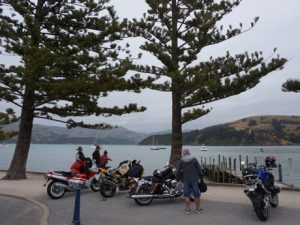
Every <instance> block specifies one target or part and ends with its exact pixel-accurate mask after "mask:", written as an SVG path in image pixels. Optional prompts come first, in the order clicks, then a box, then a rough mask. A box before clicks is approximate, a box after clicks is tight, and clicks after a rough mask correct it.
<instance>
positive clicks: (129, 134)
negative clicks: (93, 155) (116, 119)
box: [3, 124, 149, 145]
mask: <svg viewBox="0 0 300 225" xmlns="http://www.w3.org/2000/svg"><path fill="white" fill-rule="evenodd" d="M3 127H4V129H5V130H17V129H18V124H10V125H7V126H3ZM148 135H149V134H144V133H136V132H133V131H130V130H127V129H125V128H122V127H119V128H115V129H111V130H94V129H86V128H73V129H67V128H66V127H57V126H44V125H40V124H34V125H33V131H32V138H31V143H33V144H93V143H95V141H96V142H97V143H98V144H99V143H100V144H122V145H126V144H128V145H130V144H138V143H139V142H140V141H141V140H142V139H144V138H145V137H146V136H148ZM16 139H17V137H13V138H11V139H9V140H5V143H15V142H16ZM96 139H97V140H96Z"/></svg>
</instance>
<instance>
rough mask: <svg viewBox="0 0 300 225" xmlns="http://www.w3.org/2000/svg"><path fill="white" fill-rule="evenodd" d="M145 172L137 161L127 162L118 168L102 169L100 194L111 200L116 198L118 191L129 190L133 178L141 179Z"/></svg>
mask: <svg viewBox="0 0 300 225" xmlns="http://www.w3.org/2000/svg"><path fill="white" fill-rule="evenodd" d="M143 172H144V168H143V166H142V165H141V164H140V161H137V160H133V161H129V160H125V161H123V162H121V163H120V164H119V166H118V167H116V168H114V167H109V168H100V176H99V179H98V183H99V191H100V194H101V195H102V196H103V197H105V198H110V197H112V196H114V194H115V193H116V190H117V189H119V190H125V189H128V188H129V186H130V184H131V183H132V182H133V178H137V177H141V176H142V174H143Z"/></svg>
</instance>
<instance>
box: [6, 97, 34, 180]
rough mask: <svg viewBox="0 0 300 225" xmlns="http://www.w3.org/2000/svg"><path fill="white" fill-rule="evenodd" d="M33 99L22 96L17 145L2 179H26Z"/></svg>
mask: <svg viewBox="0 0 300 225" xmlns="http://www.w3.org/2000/svg"><path fill="white" fill-rule="evenodd" d="M33 112H34V111H33V100H32V98H30V97H27V98H24V102H23V107H22V112H21V118H20V125H19V135H18V140H17V145H16V148H15V152H14V156H13V159H12V161H11V164H10V167H9V169H8V171H7V174H6V176H5V177H4V178H3V179H10V180H18V179H26V178H27V177H26V164H27V158H28V153H29V148H30V141H31V133H32V126H33V118H34V113H33Z"/></svg>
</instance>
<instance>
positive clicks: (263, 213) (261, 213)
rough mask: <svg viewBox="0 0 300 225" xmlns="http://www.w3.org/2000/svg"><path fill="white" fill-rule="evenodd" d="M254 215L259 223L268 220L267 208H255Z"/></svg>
mask: <svg viewBox="0 0 300 225" xmlns="http://www.w3.org/2000/svg"><path fill="white" fill-rule="evenodd" d="M255 213H256V215H257V217H258V218H259V219H260V220H261V221H266V220H267V219H268V216H269V210H268V207H255Z"/></svg>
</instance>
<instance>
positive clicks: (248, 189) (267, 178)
mask: <svg viewBox="0 0 300 225" xmlns="http://www.w3.org/2000/svg"><path fill="white" fill-rule="evenodd" d="M267 161H268V157H267V159H266V166H263V165H262V166H259V167H257V165H256V164H254V163H252V164H249V166H248V167H247V168H244V169H243V171H242V175H243V180H244V183H245V190H244V193H245V194H246V196H247V197H248V198H249V199H250V200H251V202H252V205H253V207H254V210H255V213H256V215H257V217H258V218H259V219H260V220H261V221H266V220H267V219H268V216H269V210H268V209H269V206H270V205H271V206H272V207H277V206H278V193H279V192H280V188H279V187H277V186H274V176H273V175H272V173H271V172H270V170H271V169H272V168H273V167H275V166H276V164H275V161H274V163H267ZM242 164H244V162H242Z"/></svg>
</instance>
